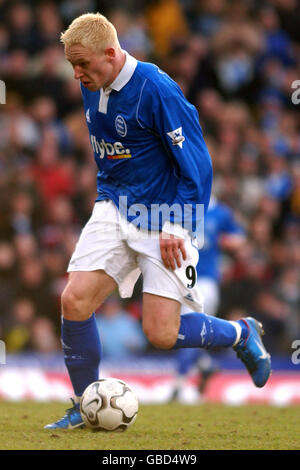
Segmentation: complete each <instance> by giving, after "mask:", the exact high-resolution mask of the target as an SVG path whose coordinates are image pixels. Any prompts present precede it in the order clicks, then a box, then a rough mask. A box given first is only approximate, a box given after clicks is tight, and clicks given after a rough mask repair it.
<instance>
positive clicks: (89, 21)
mask: <svg viewBox="0 0 300 470" xmlns="http://www.w3.org/2000/svg"><path fill="white" fill-rule="evenodd" d="M60 40H61V42H62V43H63V44H64V45H65V46H72V45H74V44H81V45H82V46H84V47H87V48H89V49H93V50H94V51H96V52H102V51H103V50H104V49H105V48H106V47H117V48H118V47H120V44H119V40H118V35H117V31H116V28H115V27H114V25H113V24H112V23H111V22H110V21H108V19H107V18H106V17H105V16H103V15H101V14H100V13H85V14H83V15H80V16H78V18H75V19H74V20H73V21H72V23H71V24H70V26H69V27H68V29H67V30H66V31H65V32H63V33H61V36H60Z"/></svg>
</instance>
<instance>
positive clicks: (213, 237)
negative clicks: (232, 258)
mask: <svg viewBox="0 0 300 470" xmlns="http://www.w3.org/2000/svg"><path fill="white" fill-rule="evenodd" d="M224 234H227V235H244V234H245V231H244V228H243V227H242V226H241V224H240V223H239V222H238V221H237V220H236V218H235V217H234V213H233V211H232V209H230V208H229V207H228V206H227V205H225V204H223V203H221V202H218V201H216V200H214V199H211V203H210V205H209V206H208V210H207V212H206V215H205V219H204V245H203V248H201V250H199V260H198V264H197V276H198V277H209V278H211V279H213V280H215V281H217V282H218V281H219V279H220V256H221V248H220V243H219V242H220V236H221V235H224Z"/></svg>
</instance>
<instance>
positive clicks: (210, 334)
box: [174, 312, 248, 349]
mask: <svg viewBox="0 0 300 470" xmlns="http://www.w3.org/2000/svg"><path fill="white" fill-rule="evenodd" d="M180 318H181V322H180V328H179V332H178V337H177V341H176V343H175V345H174V349H179V348H206V349H211V348H214V347H217V346H220V347H229V346H233V345H234V344H235V342H236V340H237V334H238V332H237V328H236V327H235V326H234V324H233V322H229V321H227V320H222V319H221V318H216V317H213V316H210V315H206V314H205V313H198V312H191V313H187V314H185V315H181V317H180ZM236 323H237V324H238V325H239V326H240V333H241V337H244V335H245V333H246V331H247V334H248V329H247V326H246V325H245V324H244V323H243V322H236Z"/></svg>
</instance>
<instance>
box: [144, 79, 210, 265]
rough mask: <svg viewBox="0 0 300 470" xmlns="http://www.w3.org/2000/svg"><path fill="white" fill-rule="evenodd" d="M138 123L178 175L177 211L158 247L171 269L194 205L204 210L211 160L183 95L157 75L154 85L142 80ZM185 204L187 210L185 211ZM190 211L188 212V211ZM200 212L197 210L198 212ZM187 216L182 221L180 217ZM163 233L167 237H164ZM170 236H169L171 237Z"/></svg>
mask: <svg viewBox="0 0 300 470" xmlns="http://www.w3.org/2000/svg"><path fill="white" fill-rule="evenodd" d="M137 118H138V122H139V124H140V125H141V126H142V127H148V128H149V129H151V130H152V131H154V132H155V134H156V135H158V136H159V138H160V139H161V142H162V145H163V146H164V148H165V151H166V153H167V154H168V155H169V158H170V165H172V166H173V168H174V171H175V172H176V175H177V176H178V185H177V193H176V196H175V198H174V201H172V204H173V205H178V207H180V208H181V211H178V214H176V211H175V213H171V215H170V218H169V219H168V220H166V221H164V223H163V227H162V233H161V236H160V248H161V255H162V260H163V263H164V265H165V266H166V267H167V268H171V269H175V268H176V265H177V266H179V267H180V266H181V259H182V258H183V259H185V258H186V253H185V250H184V242H183V238H184V237H185V236H186V234H187V233H190V234H192V232H193V230H192V228H194V229H195V228H196V226H197V220H196V218H197V211H196V207H197V204H201V203H203V204H204V205H205V209H206V208H207V205H208V202H209V197H210V191H211V182H212V165H211V159H210V156H209V153H208V150H207V147H206V145H205V142H204V139H203V136H202V130H201V127H200V125H199V120H198V113H197V110H196V109H195V107H194V106H192V105H191V104H190V103H189V102H188V101H187V100H186V99H185V97H184V96H183V94H182V92H181V90H180V89H179V87H178V85H177V84H176V83H175V82H174V81H173V80H171V79H170V78H169V77H168V76H167V75H165V74H163V75H162V74H160V73H159V72H157V80H156V81H155V83H154V82H153V81H150V80H146V82H145V84H144V86H143V93H142V95H141V96H140V100H139V107H138V110H137ZM185 205H186V206H187V205H189V210H188V211H185V210H184V209H185ZM190 208H191V210H190ZM200 212H201V211H200ZM186 213H188V216H187V217H185V219H186V220H184V218H183V214H184V215H186ZM164 234H169V236H165V235H164ZM171 235H172V236H171Z"/></svg>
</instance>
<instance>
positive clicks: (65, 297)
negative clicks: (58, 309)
mask: <svg viewBox="0 0 300 470" xmlns="http://www.w3.org/2000/svg"><path fill="white" fill-rule="evenodd" d="M116 288H117V283H116V282H115V281H114V279H113V278H112V277H110V276H109V275H108V274H107V273H106V272H105V271H103V270H95V271H74V272H70V274H69V280H68V283H67V285H66V287H65V289H64V291H63V293H62V313H63V316H64V317H65V318H67V319H69V320H79V319H85V318H88V317H89V316H90V315H91V314H92V313H93V312H94V310H95V309H97V308H98V307H99V305H101V304H102V303H103V301H104V300H105V299H106V298H107V297H108V296H109V295H110V294H111V293H112V292H113V291H114V290H115V289H116Z"/></svg>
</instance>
